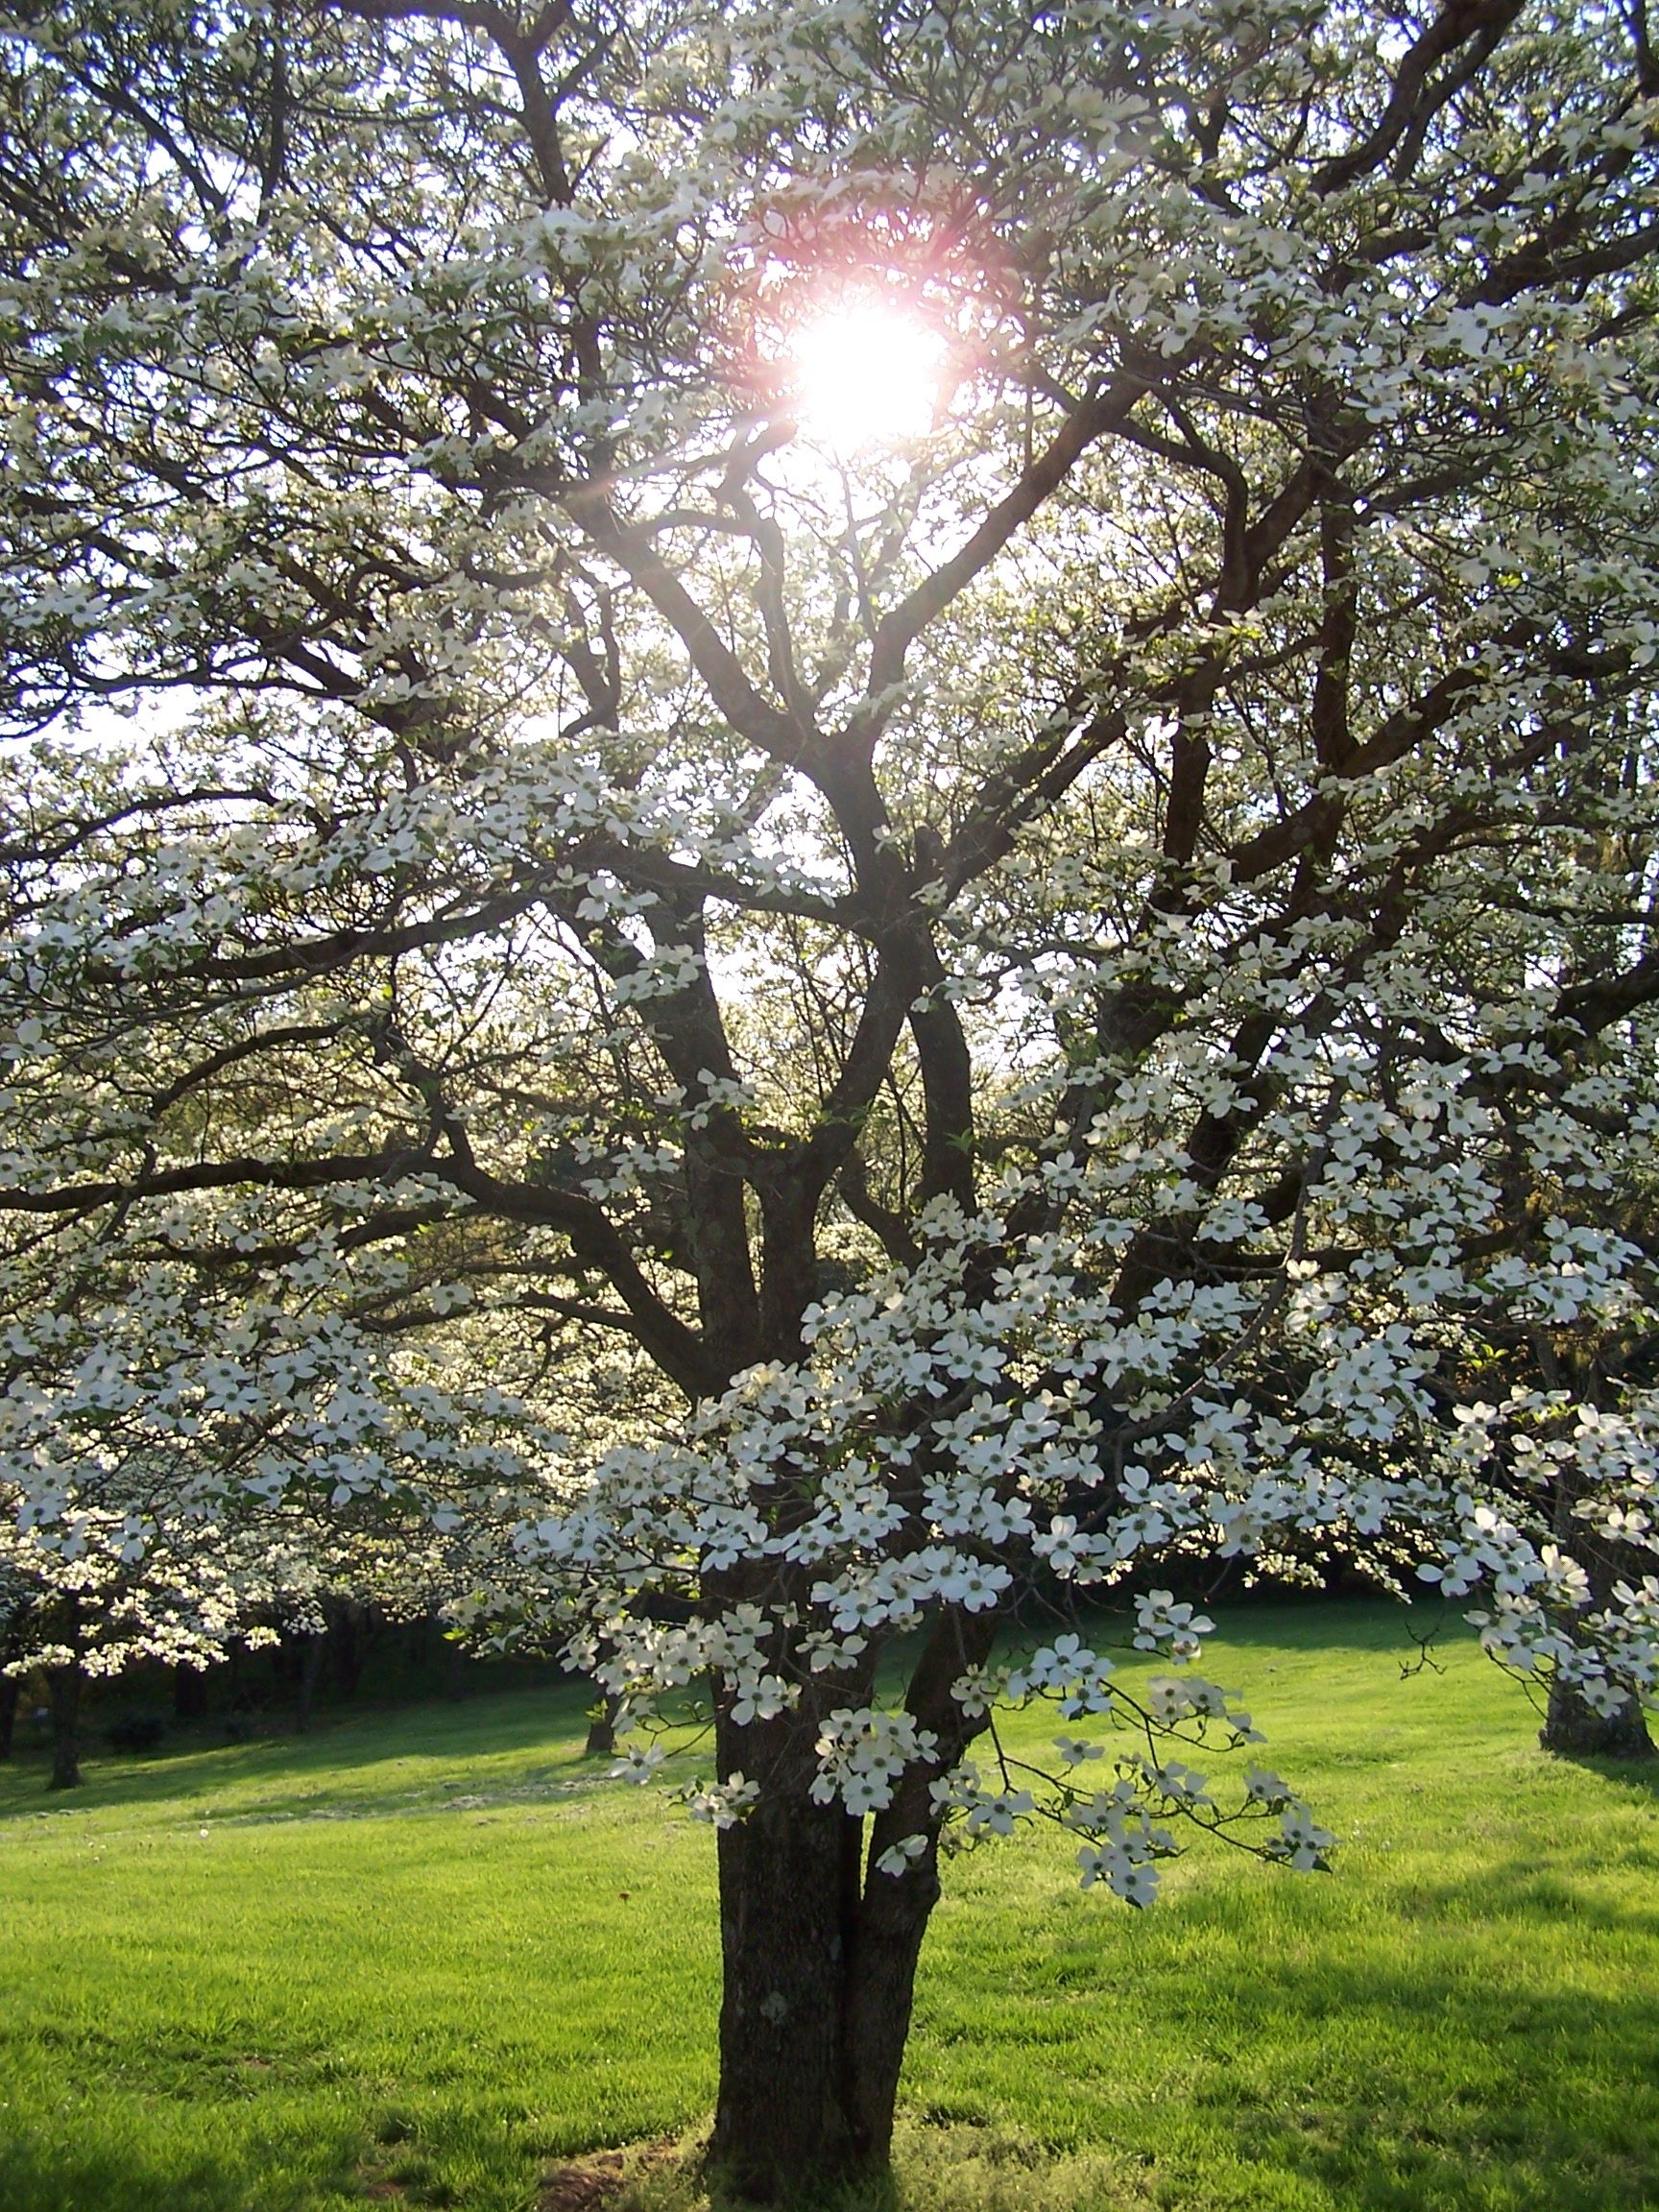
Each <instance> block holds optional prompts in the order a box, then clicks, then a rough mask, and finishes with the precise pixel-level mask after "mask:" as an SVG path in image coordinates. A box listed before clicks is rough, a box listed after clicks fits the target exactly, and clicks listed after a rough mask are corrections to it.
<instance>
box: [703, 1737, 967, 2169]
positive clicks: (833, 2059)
mask: <svg viewBox="0 0 1659 2212" xmlns="http://www.w3.org/2000/svg"><path fill="white" fill-rule="evenodd" d="M791 1764H792V1765H793V1764H794V1763H793V1762H792V1763H791ZM797 1777H798V1780H799V1769H798V1768H797ZM886 1825H887V1824H886V1823H885V1822H883V1823H881V1826H882V1827H885V1826H886ZM863 1834H864V1822H863V1821H862V1820H861V1819H858V1818H855V1817H854V1816H852V1815H849V1814H847V1813H846V1812H844V1811H843V1810H842V1808H841V1807H840V1806H839V1805H838V1804H836V1805H829V1806H824V1805H815V1804H813V1803H812V1802H811V1800H810V1799H809V1798H808V1797H807V1796H806V1794H805V1788H804V1787H800V1788H798V1789H797V1790H796V1791H789V1792H784V1791H780V1790H776V1789H774V1790H769V1791H767V1793H766V1795H765V1796H764V1797H763V1798H762V1800H761V1801H760V1802H759V1803H758V1804H757V1805H756V1806H755V1807H754V1809H753V1810H752V1811H751V1812H750V1814H749V1815H748V1816H747V1818H745V1819H742V1820H739V1821H738V1822H737V1823H736V1824H735V1825H734V1826H733V1827H731V1828H729V1829H726V1830H725V1831H724V1832H723V1833H722V1834H721V1836H720V1838H719V1873H720V1942H721V1954H722V1961H723V1966H724V1991H723V1997H722V2002H721V2008H720V2089H719V2097H718V2101H717V2104H716V2107H715V2116H714V2132H713V2135H712V2137H711V2138H710V2141H709V2166H710V2168H711V2169H712V2170H713V2171H714V2172H715V2173H717V2174H718V2175H719V2176H720V2178H721V2179H722V2181H723V2182H724V2183H725V2185H726V2186H727V2187H728V2188H729V2189H731V2190H732V2191H733V2193H734V2194H735V2195H737V2196H738V2197H740V2198H742V2199H744V2200H747V2201H749V2202H752V2203H757V2204H788V2203H790V2202H792V2201H794V2200H797V2199H799V2198H801V2197H803V2196H805V2195H808V2194H811V2193H813V2192H816V2191H817V2190H820V2189H822V2188H824V2187H825V2186H826V2185H829V2184H833V2183H835V2182H836V2181H839V2180H842V2179H846V2178H848V2177H850V2176H854V2175H857V2174H868V2173H879V2172H880V2171H881V2170H882V2169H883V2168H884V2167H885V2165H886V2163H887V2159H888V2156H889V2154H890V2152H891V2150H892V2142H893V2112H894V2104H895V2100H896V2098H897V2095H898V2088H899V2070H900V2065H901V2062H902V2058H903V2054H904V2042H905V2037H906V2035H907V2033H908V2031H909V2026H910V2008H911V1999H912V1993H913V1990H914V1986H915V1976H916V1963H917V1960H918V1958H919V1957H920V1955H921V1949H922V1938H923V1936H924V1935H925V1934H926V1927H927V1920H928V1915H929V1914H930V1913H931V1911H932V1909H933V1906H934V1904H935V1902H936V1901H937V1899H938V1895H939V1884H938V1878H937V1874H936V1872H935V1869H934V1864H933V1857H932V1849H931V1845H929V1849H928V1851H927V1853H926V1857H925V1858H924V1859H923V1860H922V1861H921V1862H920V1863H918V1864H917V1865H916V1866H914V1867H911V1868H909V1869H908V1870H907V1871H906V1872H905V1873H904V1874H902V1875H900V1876H898V1877H894V1876H891V1875H887V1874H879V1873H871V1874H870V1875H869V1877H868V1882H867V1884H866V1882H865V1880H864V1875H865V1868H864V1865H863V1863H862V1846H863ZM873 1848H874V1846H873Z"/></svg>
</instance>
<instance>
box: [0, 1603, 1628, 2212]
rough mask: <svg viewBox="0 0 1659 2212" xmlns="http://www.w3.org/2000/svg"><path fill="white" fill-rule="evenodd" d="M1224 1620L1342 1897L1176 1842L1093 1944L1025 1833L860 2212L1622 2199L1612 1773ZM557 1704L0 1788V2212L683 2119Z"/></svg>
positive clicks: (646, 1820)
mask: <svg viewBox="0 0 1659 2212" xmlns="http://www.w3.org/2000/svg"><path fill="white" fill-rule="evenodd" d="M1227 1628H1228V1634H1227V1637H1226V1639H1225V1641H1224V1643H1223V1644H1222V1646H1221V1647H1220V1649H1221V1651H1222V1653H1223V1654H1224V1656H1223V1657H1222V1658H1220V1659H1218V1660H1217V1661H1215V1662H1214V1671H1216V1672H1217V1673H1218V1674H1219V1675H1220V1677H1221V1679H1223V1680H1224V1681H1226V1682H1227V1683H1228V1684H1229V1686H1230V1687H1234V1686H1236V1687H1238V1688H1239V1689H1241V1690H1243V1691H1245V1692H1246V1693H1247V1695H1248V1699H1249V1702H1250V1703H1251V1706H1252V1709H1253V1710H1254V1712H1255V1713H1256V1715H1257V1718H1258V1719H1259V1721H1260V1723H1261V1724H1262V1727H1263V1728H1264V1729H1265V1730H1266V1731H1267V1734H1268V1737H1269V1745H1268V1750H1267V1752H1266V1753H1265V1754H1264V1756H1266V1757H1267V1758H1268V1759H1269V1760H1270V1762H1271V1763H1272V1764H1273V1765H1275V1766H1277V1767H1279V1768H1280V1769H1281V1770H1282V1771H1283V1772H1285V1773H1286V1775H1287V1777H1288V1778H1289V1779H1290V1780H1291V1781H1292V1782H1294V1783H1295V1784H1296V1785H1297V1786H1299V1787H1301V1788H1303V1789H1305V1790H1306V1791H1308V1793H1309V1794H1310V1797H1311V1798H1312V1800H1313V1802H1314V1805H1315V1809H1316V1811H1317V1812H1318V1814H1319V1815H1320V1816H1321V1817H1322V1818H1324V1819H1325V1820H1326V1822H1327V1824H1328V1825H1330V1826H1332V1827H1334V1828H1336V1829H1337V1830H1338V1831H1339V1832H1340V1833H1341V1834H1342V1835H1343V1837H1344V1838H1345V1839H1346V1840H1345V1843H1344V1848H1343V1851H1342V1854H1341V1859H1340V1863H1339V1867H1338V1871H1337V1872H1336V1873H1334V1875H1331V1876H1329V1877H1319V1876H1301V1877H1297V1876H1289V1875H1286V1874H1283V1873H1280V1872H1277V1871H1275V1870H1272V1869H1268V1868H1263V1867H1260V1866H1256V1865H1254V1864H1252V1863H1246V1862H1241V1861H1238V1860H1236V1859H1234V1858H1232V1857H1230V1856H1225V1855H1222V1854H1219V1853H1210V1854H1207V1855H1204V1856H1202V1857H1198V1856H1194V1857H1193V1858H1191V1859H1190V1860H1188V1861H1186V1862H1184V1863H1182V1864H1181V1865H1180V1866H1179V1867H1178V1868H1177V1869H1175V1870H1174V1872H1173V1874H1172V1876H1171V1878H1170V1880H1169V1882H1168V1887H1167V1891H1166V1897H1165V1899H1164V1901H1163V1902H1162V1903H1161V1904H1160V1905H1159V1906H1158V1907H1157V1908H1156V1909H1155V1910H1154V1911H1152V1912H1151V1913H1149V1914H1145V1915H1141V1916H1136V1915H1133V1914H1131V1913H1129V1912H1128V1911H1126V1910H1125V1909H1123V1908H1122V1907H1120V1906H1118V1905H1117V1904H1115V1903H1114V1902H1112V1901H1110V1900H1108V1899H1106V1898H1103V1897H1101V1896H1100V1895H1098V1894H1097V1893H1094V1892H1091V1893H1089V1894H1087V1895H1085V1894H1083V1893H1081V1892H1079V1891H1078V1890H1077V1888H1076V1887H1075V1884H1074V1876H1073V1872H1072V1870H1071V1869H1070V1866H1069V1863H1068V1852H1067V1848H1066V1843H1065V1839H1062V1838H1059V1837H1050V1836H1046V1835H1042V1836H1038V1837H1034V1838H1032V1839H1025V1840H1021V1841H1017V1842H1015V1843H1013V1844H1003V1845H1000V1846H998V1847H996V1848H994V1849H990V1850H986V1851H981V1852H975V1853H974V1854H972V1855H971V1856H969V1857H968V1858H966V1859H964V1860H962V1861H960V1862H958V1863H956V1864H955V1865H954V1866H953V1867H952V1868H951V1869H950V1872H949V1874H948V1893H947V1896H946V1899H945V1902H944V1904H943V1905H942V1906H941V1908H940V1911H939V1913H938V1915H937V1919H936V1923H935V1927H934V1931H933V1933H932V1936H930V1938H929V1947H928V1951H927V1954H926V1959H925V1961H924V1975H923V1983H922V1987H921V1991H920V1995H919V2002H918V2008H917V2019H916V2029H915V2034H914V2038H913V2043H912V2050H911V2058H910V2064H909V2068H908V2072H907V2076H906V2081H905V2092H904V2094H905V2103H906V2113H907V2118H906V2125H905V2129H904V2133H903V2138H902V2146H901V2151H902V2185H901V2196H900V2201H902V2202H903V2203H905V2204H907V2205H910V2206H913V2207H915V2212H933V2208H934V2207H936V2206H937V2207H939V2208H940V2212H943V2207H945V2206H946V2205H948V2204H959V2205H961V2206H962V2207H964V2208H965V2212H998V2208H1000V2207H1007V2208H1008V2212H1048V2208H1049V2207H1051V2206H1052V2207H1055V2208H1057V2212H1063V2208H1064V2207H1065V2206H1068V2205H1076V2206H1078V2207H1079V2208H1082V2207H1084V2206H1087V2205H1098V2206H1100V2207H1108V2206H1110V2207H1115V2208H1119V2207H1120V2208H1127V2207H1137V2208H1139V2207H1166V2208H1167V2212H1243V2208H1244V2207H1246V2206H1248V2207H1250V2208H1251V2212H1314V2208H1320V2212H1324V2208H1327V2207H1329V2208H1333V2212H1334V2208H1337V2207H1340V2208H1343V2212H1347V2208H1353V2212H1442V2208H1445V2212H1451V2208H1453V2207H1456V2208H1458V2212H1461V2208H1463V2207H1471V2208H1475V2212H1546V2208H1549V2212H1554V2208H1556V2207H1558V2206H1561V2205H1563V2204H1571V2205H1572V2206H1573V2207H1574V2212H1613V2208H1614V2207H1621V2208H1623V2207H1628V2208H1632V2212H1633V2208H1635V2207H1638V2206H1643V2205H1649V2204H1651V2203H1653V2202H1655V2201H1659V2083H1656V2081H1655V2074H1654V2067H1653V2054H1654V2052H1655V2050H1659V1886H1656V1883H1655V1876H1656V1875H1659V1826H1656V1820H1655V1814H1656V1806H1659V1798H1656V1795H1655V1788H1654V1784H1653V1783H1652V1781H1651V1780H1650V1779H1649V1778H1648V1777H1647V1776H1646V1775H1630V1774H1621V1773H1619V1772H1618V1771H1616V1770H1613V1769H1609V1768H1602V1769H1599V1770H1592V1769H1589V1768H1586V1767H1577V1766H1573V1765H1569V1764H1565V1763H1562V1762H1557V1761H1553V1760H1551V1759H1548V1758H1546V1757H1544V1756H1543V1755H1542V1754H1541V1753H1540V1752H1539V1751H1538V1750H1537V1748H1536V1744H1535V1731H1536V1719H1535V1717H1534V1716H1533V1715H1532V1714H1531V1712H1530V1711H1529V1709H1528V1708H1527V1705H1526V1703H1525V1701H1524V1700H1522V1699H1521V1698H1520V1697H1519V1696H1518V1695H1517V1694H1516V1693H1515V1691H1514V1690H1513V1689H1512V1688H1511V1687H1510V1686H1508V1685H1506V1684H1505V1683H1504V1682H1503V1680H1502V1678H1501V1677H1499V1676H1498V1675H1497V1674H1496V1673H1495V1672H1494V1671H1492V1670H1491V1669H1490V1668H1489V1667H1487V1666H1486V1664H1485V1663H1484V1662H1483V1661H1482V1660H1480V1658H1479V1655H1478V1654H1477V1653H1476V1652H1474V1651H1473V1650H1472V1649H1470V1648H1469V1647H1467V1646H1466V1645H1459V1646H1456V1647H1453V1648H1451V1649H1450V1650H1448V1651H1447V1652H1446V1653H1445V1654H1444V1657H1445V1661H1446V1671H1445V1672H1444V1673H1443V1674H1433V1673H1428V1674H1419V1675H1417V1676H1415V1677H1413V1678H1411V1679H1409V1680H1402V1679H1400V1677H1399V1669H1398V1664H1397V1661H1398V1659H1399V1657H1401V1656H1404V1655H1407V1654H1408V1652H1409V1648H1410V1647H1409V1644H1408V1641H1407V1638H1406V1637H1405V1635H1404V1632H1403V1628H1402V1625H1401V1623H1400V1622H1399V1620H1398V1618H1397V1617H1396V1616H1394V1615H1393V1614H1391V1613H1390V1612H1388V1611H1387V1610H1386V1609H1384V1608H1381V1607H1378V1608H1360V1609H1354V1608H1351V1607H1343V1608H1337V1607H1334V1606H1322V1607H1318V1608H1309V1609H1290V1608H1285V1609H1276V1610H1273V1611H1262V1612H1256V1613H1252V1614H1248V1615H1245V1614H1240V1615H1239V1616H1238V1617H1237V1618H1236V1620H1234V1621H1232V1622H1230V1623H1227ZM581 1705H582V1697H581V1695H580V1693H578V1692H577V1691H575V1690H565V1689H558V1690H554V1691H520V1692H517V1693H516V1694H515V1695H509V1696H500V1697H480V1698H477V1699H474V1700H472V1701H469V1702H467V1703H463V1704H459V1705H440V1706H436V1707H424V1708H421V1709H419V1710H417V1711H413V1712H405V1713H402V1714H397V1715H390V1716H388V1715H380V1716H373V1717H365V1718H363V1719H352V1720H349V1721H346V1722H342V1723H339V1724H336V1725H335V1726H333V1727H330V1728H328V1729H326V1730H325V1731H323V1732H321V1733H319V1734H318V1735H316V1736H314V1737H311V1738H309V1739H305V1740H301V1741H285V1742H275V1743H251V1744H242V1745H234V1746H229V1747H227V1748H224V1749H219V1750H212V1751H200V1752H193V1753H190V1754H188V1755H182V1756H177V1757H172V1758H161V1759H152V1760H137V1761H134V1760H125V1761H117V1760H94V1761H93V1762H91V1763H90V1764H89V1767H88V1777H89V1779H88V1784H87V1787H86V1789H85V1790H84V1791H82V1792H80V1793H78V1795H77V1797H76V1798H75V1799H74V1800H72V1801H64V1800H60V1799H52V1798H49V1797H47V1796H45V1795H44V1794H43V1793H42V1791H41V1783H42V1780H43V1772H42V1768H41V1767H40V1765H39V1763H38V1760H37V1759H36V1758H34V1757H31V1758H28V1759H25V1760H23V1761H21V1762H19V1764H18V1766H17V1767H16V1768H15V1769H14V1770H12V1771H11V1772H8V1771H7V1770H6V1769H3V1768H0V1914H3V1919H0V1930H3V1935H0V1946H3V1952H4V1960H3V1966H0V1975H3V1981H4V1986H5V1992H6V2001H5V2004H4V2006H3V2007H0V2205H3V2206H4V2207H5V2208H6V2212H231V2208H235V2212H339V2208H340V2207H343V2206H346V2205H359V2206H360V2205H362V2204H363V2203H364V2202H365V2201H370V2200H383V2201H394V2202H396V2201H403V2202H406V2203H429V2204H441V2203H447V2204H452V2205H454V2206H457V2207H461V2208H463V2212H517V2208H519V2207H523V2206H526V2205H528V2204H530V2203H532V2202H533V2201H534V2198H535V2193H536V2184H537V2178H538V2176H539V2175H540V2174H541V2171H542V2170H543V2169H544V2168H545V2167H546V2166H547V2165H548V2164H549V2162H551V2161H553V2160H555V2159H559V2158H564V2157H569V2156H571V2155H574V2154H577V2153H580V2152H584V2151H586V2150H589V2149H591V2148H593V2147H595V2146H599V2145H605V2144H621V2143H629V2142H635V2141H639V2140H642V2139H650V2138H660V2137H662V2136H664V2135H676V2134H681V2135H683V2134H688V2133H689V2131H691V2130H693V2129H694V2128H696V2127H697V2126H698V2125H699V2123H700V2121H701V2118H702V2116H703V2115H704V2114H705V2113H706V2112H707V2110H708V2108H709V2104H710V2103H711V2100H712V2093H713V2069H712V2044H713V2027H714V2012H715V2004H716V1994H717V1992H716V1971H717V1960H716V1949H717V1945H716V1931H715V1925H714V1915H713V1911H712V1852H711V1850H710V1848H709V1839H708V1837H707V1835H706V1834H705V1833H704V1832H703V1831H701V1830H697V1829H694V1828H692V1827H691V1826H689V1825H688V1824H687V1823H685V1821H684V1820H683V1819H682V1818H681V1817H680V1816H679V1815H677V1814H676V1813H675V1812H674V1811H673V1809H672V1808H670V1807H669V1806H667V1805H665V1804H664V1803H663V1801H662V1800H661V1797H660V1796H659V1795H657V1794H655V1793H653V1792H645V1793H641V1792H637V1791H630V1790H627V1789H625V1788H622V1787H619V1786H616V1785H611V1784H607V1783H605V1782H603V1781H602V1780H600V1779H599V1778H598V1772H597V1770H596V1768H595V1766H594V1764H593V1763H591V1762H584V1761H583V1760H582V1759H581V1757H580V1748H581V1742H582V1727H583V1721H582V1714H581ZM1046 1733H1052V1730H1051V1729H1050V1730H1047V1731H1046ZM204 1830H205V1831H206V1833H205V1834H204V1833H203V1831H204ZM653 2187H654V2188H655V2190H656V2192H657V2194H658V2196H659V2198H660V2199H661V2200H662V2201H664V2202H666V2201H667V2200H668V2199H669V2197H673V2198H676V2199H678V2200H680V2201H690V2200H691V2193H690V2192H689V2190H688V2188H687V2186H686V2185H685V2184H684V2183H681V2182H678V2181H674V2180H672V2178H665V2177H664V2176H661V2175H660V2176H658V2178H657V2180H656V2182H655V2183H654V2184H653Z"/></svg>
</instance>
